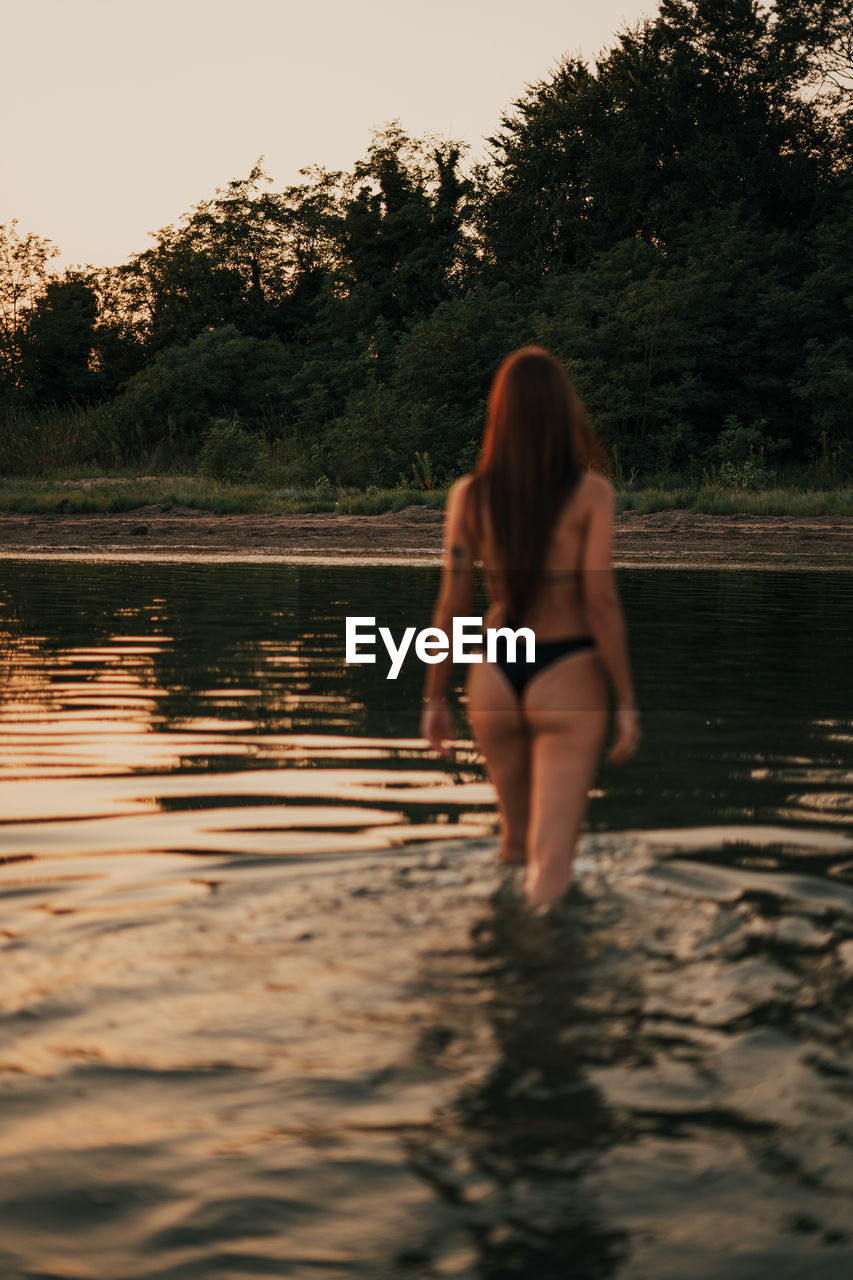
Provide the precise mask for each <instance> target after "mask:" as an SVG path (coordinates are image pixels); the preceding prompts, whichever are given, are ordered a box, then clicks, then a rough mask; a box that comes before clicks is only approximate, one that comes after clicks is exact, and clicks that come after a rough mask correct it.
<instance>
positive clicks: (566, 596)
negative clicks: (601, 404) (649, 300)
mask: <svg viewBox="0 0 853 1280" xmlns="http://www.w3.org/2000/svg"><path fill="white" fill-rule="evenodd" d="M603 462H604V453H603V451H602V449H601V446H600V445H599V444H598V442H597V441H596V439H595V436H594V435H593V432H592V429H591V428H590V426H589V423H588V421H587V418H586V413H585V411H584V408H583V405H582V404H581V402H580V400H579V399H578V397H577V395H576V393H575V391H574V388H573V386H572V383H571V381H570V379H569V376H568V374H567V373H566V371H565V369H564V368H563V366H562V365H561V364H560V363H559V362H558V361H557V360H555V359H554V357H553V356H551V355H550V354H549V353H548V352H547V351H544V350H542V349H541V348H539V347H524V348H522V350H520V351H516V352H514V353H513V354H512V355H510V356H508V357H507V358H506V360H505V361H504V362H503V364H502V365H501V367H500V369H499V370H498V372H497V374H496V375H495V379H494V382H493V383H492V388H491V392H490V396H489V408H488V416H487V422H486V429H485V434H484V437H483V449H482V456H481V460H480V462H479V464H478V466H477V469H476V471H475V473H474V474H473V475H469V476H463V478H462V479H461V480H458V481H457V482H456V484H454V485H453V487H452V489H451V490H450V493H449V495H448V499H447V512H446V516H445V538H444V561H443V565H444V567H443V574H442V584H441V589H440V592H439V597H438V602H437V605H436V609H435V614H434V618H433V625H434V626H435V627H439V628H441V630H442V631H444V632H446V633H448V634H449V633H450V632H451V631H452V625H453V618H454V617H458V616H464V615H469V614H470V613H471V608H472V603H473V594H474V568H475V564H476V562H477V561H481V562H482V564H483V568H484V570H485V573H486V582H487V586H488V589H489V594H490V597H491V601H492V604H491V608H490V610H489V613H488V615H487V617H486V619H485V625H486V626H487V627H500V626H509V627H511V628H512V629H516V628H519V627H521V626H525V627H529V628H530V629H532V631H533V632H534V634H535V640H536V645H535V661H534V662H533V663H528V662H526V661H525V660H524V659H525V645H524V641H523V640H520V641H519V645H518V651H517V658H518V659H519V660H518V661H516V662H512V661H510V660H509V659H510V658H511V656H512V655H511V653H509V652H507V653H502V651H501V650H498V653H497V660H496V661H494V662H486V661H483V662H481V663H472V665H471V667H470V669H469V676H468V682H467V695H468V717H469V719H470V722H471V727H472V729H473V732H474V736H475V738H476V740H477V743H478V745H479V747H480V749H481V750H482V752H483V755H484V757H485V761H486V767H487V769H488V772H489V776H490V777H491V779H492V782H493V783H494V785H495V789H496V791H497V796H498V804H499V808H500V813H501V818H502V820H503V821H502V825H503V831H502V840H501V846H500V853H499V856H500V858H501V860H502V861H503V862H506V863H525V864H526V867H527V871H526V875H525V881H524V892H525V898H526V901H527V903H528V904H529V905H530V906H531V907H536V906H540V905H543V904H547V903H551V902H556V901H558V900H559V899H560V898H562V897H563V895H564V894H565V893H566V892H567V891H568V889H569V887H570V885H571V881H572V868H573V862H574V851H575V844H576V841H577V838H578V834H579V832H580V828H581V824H582V822H583V819H584V816H585V814H586V809H587V803H588V798H589V797H588V793H589V788H590V786H591V784H592V782H593V779H594V778H595V774H596V771H597V769H598V765H599V762H600V759H601V753H602V750H603V747H604V743H605V738H606V734H607V722H608V695H607V690H608V677H609V680H610V683H611V684H612V687H613V690H614V694H615V699H616V728H615V741H614V743H613V746H612V749H611V751H610V754H609V756H608V759H609V760H610V761H611V762H613V763H621V762H623V761H625V760H628V759H630V757H631V756H632V755H633V754H634V752H635V751H636V749H637V746H638V744H639V741H640V727H639V717H638V712H637V706H636V702H635V698H634V688H633V683H632V680H631V671H630V664H629V660H628V650H627V641H626V634H625V624H624V618H623V615H622V608H621V605H620V603H619V597H618V594H617V591H616V584H615V580H614V576H613V560H612V537H613V507H614V504H613V488H612V486H611V484H610V482H609V481H608V480H607V478H606V477H605V476H604V475H603V474H602V473H601V472H600V471H599V470H592V469H590V468H592V467H595V466H601V465H602V463H603ZM450 670H451V664H450V660H449V659H445V660H444V661H442V662H439V663H436V664H434V665H431V666H430V667H429V668H428V671H427V679H426V687H425V691H424V708H423V717H422V721H421V732H422V734H423V736H424V737H425V738H427V739H428V740H429V742H430V745H431V746H432V747H433V748H434V749H436V750H438V751H440V752H441V754H442V755H449V754H450V741H451V739H452V737H453V721H452V717H451V713H450V708H449V706H448V703H447V698H446V693H447V686H448V682H449V679H450Z"/></svg>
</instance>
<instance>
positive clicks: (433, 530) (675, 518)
mask: <svg viewBox="0 0 853 1280" xmlns="http://www.w3.org/2000/svg"><path fill="white" fill-rule="evenodd" d="M442 518H443V517H442V514H441V512H439V511H432V510H429V509H427V508H425V507H408V508H406V510H404V511H400V512H390V511H389V512H384V513H383V514H382V515H378V516H352V515H291V516H283V515H214V514H212V513H211V512H206V511H198V510H196V509H194V508H190V507H184V508H180V507H173V508H171V509H170V510H168V511H163V510H161V508H159V507H142V508H140V509H139V510H138V511H131V512H124V513H122V514H121V515H98V516H92V515H0V555H2V556H7V557H8V556H16V555H26V556H32V555H37V556H48V557H54V556H57V557H59V556H63V557H64V556H70V557H75V558H76V557H78V556H82V557H86V558H90V557H101V556H107V557H109V558H116V559H124V558H127V559H160V558H162V559H173V558H180V559H183V558H191V559H199V558H221V557H227V558H235V559H255V558H262V559H278V560H294V559H299V560H302V559H310V558H313V557H317V558H323V559H332V560H334V559H344V560H346V559H352V560H354V561H357V560H364V559H372V560H377V561H380V562H381V561H383V560H409V561H421V562H424V563H432V562H435V561H436V560H437V559H438V557H439V554H440V550H441V529H442ZM614 549H615V558H616V562H617V564H620V565H626V566H627V565H636V566H660V567H667V566H683V567H688V566H696V567H704V566H713V565H716V566H720V567H725V566H737V565H744V566H749V565H751V566H756V567H758V566H763V567H768V568H810V569H831V568H837V569H850V568H853V517H850V516H823V517H822V516H790V517H789V516H749V515H738V516H714V515H694V514H691V513H689V512H685V511H665V512H655V513H654V514H652V515H638V514H637V513H636V512H625V513H623V514H622V515H621V516H619V517H618V519H617V524H616V537H615V548H614Z"/></svg>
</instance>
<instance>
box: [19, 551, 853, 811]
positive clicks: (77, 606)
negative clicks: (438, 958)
mask: <svg viewBox="0 0 853 1280" xmlns="http://www.w3.org/2000/svg"><path fill="white" fill-rule="evenodd" d="M436 581H437V575H436V573H435V571H432V570H424V571H414V570H412V569H411V568H408V567H405V566H401V567H390V568H364V567H353V568H346V567H344V568H336V567H328V566H325V567H324V566H313V565H301V566H293V565H266V564H263V565H239V564H211V563H200V564H180V565H175V564H132V565H131V564H99V565H91V564H78V563H63V564H58V563H54V564H51V563H44V562H7V564H6V565H5V566H4V570H3V594H2V596H0V627H2V628H5V629H6V630H9V631H10V632H12V636H11V639H10V641H9V643H10V645H11V646H12V649H13V650H15V646H26V645H27V644H33V643H35V644H37V645H38V647H39V651H40V653H41V654H42V655H43V659H44V671H45V672H47V673H49V671H50V665H51V662H52V660H53V659H54V658H55V657H57V656H62V657H67V656H69V655H72V656H73V655H74V653H75V651H77V650H79V649H86V648H93V647H94V648H99V647H100V648H103V649H104V650H105V655H104V657H103V658H101V657H100V655H98V656H93V657H92V658H91V660H89V661H88V662H84V663H83V664H82V665H80V664H77V663H75V665H74V680H75V681H77V682H79V683H83V682H85V681H87V680H89V681H94V680H95V679H97V678H98V675H99V673H102V672H103V671H104V670H105V669H107V670H108V669H109V667H110V664H111V663H114V664H115V665H116V666H117V667H120V668H121V672H122V676H123V677H127V676H128V675H130V676H132V678H133V680H135V681H136V682H137V684H138V687H139V689H140V690H141V691H144V692H145V693H147V694H151V695H155V694H156V706H154V707H152V710H151V712H150V714H151V723H152V726H153V727H156V728H158V729H161V730H166V731H168V730H169V729H172V728H177V727H182V726H185V725H188V724H191V723H192V722H194V721H196V720H206V719H211V718H213V719H215V720H216V721H217V722H218V723H219V724H221V725H222V726H223V727H226V728H227V725H228V724H229V722H235V723H236V722H237V721H244V720H246V719H250V720H251V722H252V728H253V730H254V731H256V732H258V733H271V734H274V733H305V732H309V733H335V734H336V733H351V734H356V735H358V736H360V737H376V738H387V739H395V738H402V739H406V738H412V737H415V736H416V735H417V731H418V728H417V721H418V711H419V702H420V691H421V684H422V679H423V670H422V667H421V664H420V663H419V662H417V661H416V660H414V659H413V660H411V661H406V662H405V663H404V664H403V669H402V671H401V673H400V676H399V678H398V679H397V680H396V681H392V680H387V679H386V678H385V677H386V671H387V661H386V658H385V655H384V651H383V649H382V647H381V645H378V646H377V658H378V660H377V662H376V663H375V664H373V665H347V664H346V663H345V661H344V624H345V618H346V616H347V614H354V615H359V616H373V617H375V618H376V620H377V626H378V625H388V626H390V627H391V629H392V631H393V633H394V634H395V636H398V635H399V634H400V631H401V629H402V627H403V626H406V625H409V626H411V625H416V626H419V625H426V624H427V623H428V621H429V615H430V611H431V608H432V601H433V593H434V589H435V586H436ZM620 586H621V590H622V594H623V598H624V601H625V606H626V612H627V614H628V620H629V629H630V633H631V646H632V654H633V655H634V660H635V666H636V668H637V685H638V691H639V698H640V702H641V705H642V707H643V711H644V719H645V723H646V734H645V738H644V742H643V750H642V752H641V753H640V755H639V756H638V758H637V760H636V761H635V762H632V765H631V767H630V769H629V770H619V769H616V768H611V767H609V766H607V765H606V764H605V765H604V767H603V770H602V774H601V782H602V791H603V792H604V796H603V797H601V798H597V799H596V800H595V802H594V804H593V806H592V809H591V812H590V823H591V825H592V826H593V827H594V828H595V827H596V826H600V827H603V828H605V829H607V828H609V827H612V826H618V827H623V828H632V827H643V826H664V825H666V826H673V825H675V826H678V825H691V826H692V825H696V824H702V823H711V822H715V821H717V820H719V816H720V806H721V803H724V805H725V815H726V819H727V820H729V821H737V820H739V819H741V818H744V817H746V818H748V819H752V820H759V821H761V820H767V821H774V820H776V818H777V817H778V814H779V812H780V810H782V809H783V807H784V806H785V804H786V803H787V800H786V798H787V796H788V793H789V790H790V786H789V784H788V782H787V781H785V780H784V779H783V778H779V779H777V777H776V773H777V772H778V770H777V768H776V766H777V764H781V765H782V766H783V767H784V765H785V764H786V763H787V762H789V761H790V760H791V759H792V758H797V759H802V758H804V757H808V758H811V759H813V760H814V761H815V762H817V763H818V764H820V765H821V766H827V767H838V766H840V765H842V764H843V761H842V752H843V745H841V744H839V742H838V741H837V739H836V738H835V736H834V729H833V726H832V722H833V721H834V720H835V719H836V718H837V716H838V710H839V707H845V706H846V704H847V701H848V699H847V693H846V690H847V685H848V684H849V672H848V661H847V649H848V647H849V646H848V644H847V636H846V632H845V631H844V622H845V616H846V613H849V602H850V591H851V588H850V585H849V575H848V576H847V577H845V575H842V574H832V573H830V574H804V573H795V572H792V573H776V572H771V571H764V572H761V571H757V572H751V571H738V572H727V571H704V572H700V571H679V570H676V571H667V570H655V571H654V573H649V572H644V571H635V572H633V573H632V572H628V573H625V574H623V575H622V581H621V583H620ZM845 605H847V606H848V607H847V609H846V611H845ZM479 608H480V605H477V606H475V612H477V610H478V609H479ZM804 618H807V619H808V620H809V625H808V626H804V625H803V620H804ZM9 619H13V622H10V621H9ZM128 633H133V634H139V635H141V636H151V637H152V638H154V639H157V638H158V637H160V639H159V642H158V643H156V644H155V645H152V648H153V649H154V650H155V651H154V652H152V653H150V654H146V655H145V657H144V659H143V657H142V655H136V656H134V655H132V654H129V655H127V656H126V657H124V658H122V657H121V656H120V654H119V652H118V650H119V649H120V647H121V646H120V644H116V645H115V646H114V647H115V649H116V654H115V656H114V657H112V656H110V655H109V652H108V651H109V649H110V648H111V647H113V646H112V637H113V636H116V635H126V634H128ZM15 651H17V652H20V651H21V650H20V648H18V649H17V650H15ZM7 666H8V664H7ZM28 670H29V675H28V679H30V677H32V678H31V679H30V686H29V687H30V689H31V690H32V689H34V688H36V687H37V684H36V682H37V681H38V680H39V679H41V683H40V684H38V689H39V693H38V696H39V697H41V692H42V689H44V691H45V699H46V698H47V697H48V696H50V695H49V694H48V689H49V684H50V678H49V675H48V678H47V679H44V678H40V677H39V675H38V674H37V670H36V668H35V667H34V666H33V665H32V664H31V665H30V667H29V669H28ZM2 672H3V668H2V664H0V681H2V679H3V674H2ZM456 675H457V685H459V684H461V682H462V680H463V679H464V675H465V671H464V668H460V669H459V670H458V671H457V673H456ZM8 678H9V677H8V672H7V677H6V686H7V687H8ZM244 689H245V690H249V691H250V692H249V693H247V694H246V695H245V696H242V695H241V694H239V693H238V692H237V691H239V690H244ZM125 690H126V692H128V693H129V692H132V689H131V687H130V685H126V686H125ZM229 690H233V691H234V693H235V696H234V697H229V696H228V693H229ZM217 691H218V692H219V693H220V694H222V695H223V696H221V697H218V698H217V696H216V693H217ZM2 692H3V686H2V685H0V694H2ZM5 696H7V697H8V696H9V694H8V691H7V692H6V693H5ZM53 705H54V704H53V703H51V709H53ZM806 726H808V727H806ZM459 727H460V731H461V732H462V733H463V734H466V735H467V730H466V729H465V727H464V722H463V719H462V716H461V713H460V716H459ZM418 759H423V756H422V754H420V755H419V757H418ZM755 762H758V763H760V764H761V765H766V766H768V771H767V772H766V773H765V775H764V776H763V777H753V775H752V774H751V772H750V768H749V766H750V765H752V764H753V763H755ZM199 763H200V762H199ZM425 763H426V761H425ZM442 767H443V766H442ZM823 789H824V790H826V788H825V787H824V788H823Z"/></svg>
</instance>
